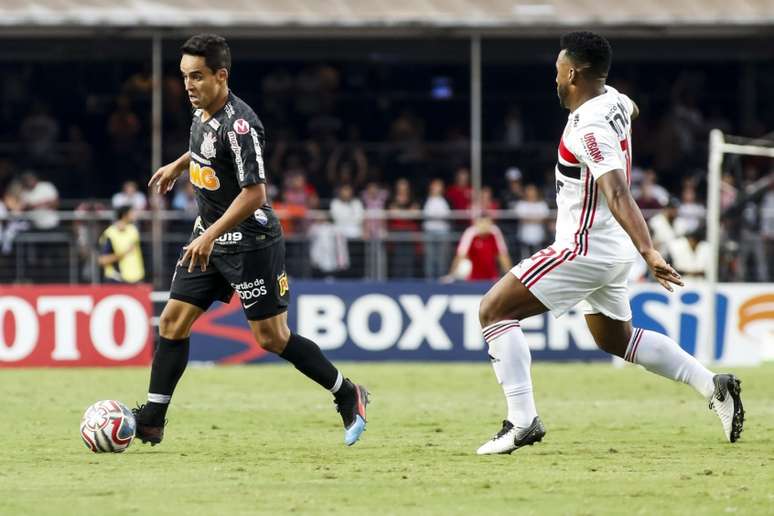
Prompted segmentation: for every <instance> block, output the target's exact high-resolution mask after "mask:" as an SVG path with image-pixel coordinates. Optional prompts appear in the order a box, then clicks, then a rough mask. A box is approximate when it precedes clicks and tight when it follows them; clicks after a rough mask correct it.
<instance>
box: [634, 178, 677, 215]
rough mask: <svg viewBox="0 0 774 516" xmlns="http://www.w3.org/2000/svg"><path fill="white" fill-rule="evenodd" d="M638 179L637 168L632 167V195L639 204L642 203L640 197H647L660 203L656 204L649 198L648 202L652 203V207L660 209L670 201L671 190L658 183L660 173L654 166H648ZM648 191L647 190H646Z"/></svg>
mask: <svg viewBox="0 0 774 516" xmlns="http://www.w3.org/2000/svg"><path fill="white" fill-rule="evenodd" d="M636 180H637V173H636V169H632V196H633V197H634V198H635V199H636V200H637V205H638V206H640V208H641V209H646V208H643V206H642V205H640V200H639V199H640V198H643V197H646V198H648V199H653V200H655V201H656V203H658V206H654V204H655V203H653V202H652V201H650V200H648V201H647V203H646V204H648V205H650V206H651V208H650V209H660V208H661V207H663V206H666V204H667V203H668V202H669V191H668V190H667V189H666V188H664V187H663V186H661V185H660V184H659V183H658V175H657V174H656V171H655V170H653V169H652V168H648V169H646V170H644V171H643V172H642V177H641V178H639V181H636ZM646 191H647V192H646Z"/></svg>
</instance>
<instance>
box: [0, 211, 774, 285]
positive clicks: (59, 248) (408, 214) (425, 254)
mask: <svg viewBox="0 0 774 516" xmlns="http://www.w3.org/2000/svg"><path fill="white" fill-rule="evenodd" d="M488 213H489V214H490V215H491V216H492V217H493V219H495V222H496V223H497V224H498V225H499V226H500V227H501V229H502V230H503V234H504V236H505V239H506V243H507V245H508V250H509V253H510V256H511V259H512V260H513V262H514V263H516V262H518V261H519V260H520V259H522V258H524V257H526V256H529V255H530V254H531V253H532V252H533V251H534V250H536V245H528V244H525V243H524V242H521V241H520V240H519V238H518V236H517V232H516V231H514V228H515V227H516V225H517V224H518V222H519V220H518V217H516V216H515V214H514V213H513V212H512V211H510V210H498V211H488ZM57 215H58V217H59V221H60V222H59V225H58V226H56V227H55V228H54V229H50V230H45V231H43V230H38V229H34V228H33V226H32V223H31V220H30V219H28V218H27V217H26V216H24V215H14V216H5V217H2V216H0V244H1V245H0V283H101V282H102V281H103V279H102V272H101V268H100V266H99V262H98V257H99V251H100V250H99V247H98V241H99V237H100V235H101V234H102V232H103V231H104V230H105V228H107V226H108V225H110V224H111V223H112V221H113V211H112V210H98V211H91V212H87V213H81V212H76V211H59V212H57ZM278 215H279V217H280V219H281V220H283V218H284V217H285V214H283V213H282V211H281V210H279V211H278ZM766 216H768V217H772V216H774V213H769V214H766ZM327 217H328V212H327V211H320V210H308V211H307V212H306V214H305V216H304V217H297V218H296V219H292V220H293V222H294V223H295V225H294V227H295V230H294V231H292V232H288V233H286V234H285V241H286V263H287V269H288V272H289V274H291V275H292V276H294V277H300V278H311V277H335V278H351V279H372V280H384V279H387V278H424V279H428V280H434V279H438V278H439V277H440V276H442V275H444V274H446V273H448V268H449V265H450V263H451V260H452V258H453V256H454V252H455V248H456V244H457V243H458V242H459V239H460V236H461V234H462V232H463V231H464V229H465V227H466V226H467V225H468V224H469V222H470V220H471V212H470V211H467V210H465V211H455V212H452V213H451V214H450V216H449V217H448V218H447V219H446V222H447V223H448V230H447V231H443V232H440V233H430V232H426V231H423V230H422V222H423V221H424V218H423V216H422V212H421V211H419V210H415V211H401V212H396V211H389V210H366V212H365V218H364V234H363V236H362V237H361V238H351V239H344V242H345V243H344V244H339V245H343V246H344V248H345V249H346V255H347V257H348V260H347V262H348V263H346V264H344V266H343V267H341V268H339V269H333V270H325V268H320V267H319V266H318V265H317V264H316V261H315V260H314V259H313V258H312V256H311V254H312V248H313V246H314V245H315V238H316V237H315V235H314V233H315V232H314V231H310V228H312V227H314V226H315V224H319V223H320V222H319V221H321V220H324V219H326V218H327ZM152 218H153V215H152V213H151V212H150V211H146V212H140V213H138V215H137V222H136V224H137V226H138V229H139V230H140V240H141V251H142V254H143V258H144V263H145V268H146V279H147V280H148V281H151V278H153V277H154V274H153V272H154V271H153V270H152V268H153V265H154V264H161V267H162V271H161V274H160V275H159V277H161V278H163V279H162V280H161V282H160V284H157V285H154V287H155V288H157V289H167V288H168V287H169V280H170V278H171V276H172V272H173V270H174V267H175V264H176V262H177V259H178V256H179V254H180V251H181V249H182V246H183V245H185V244H186V243H187V242H188V240H189V237H190V234H191V228H192V226H193V220H194V219H193V217H192V216H191V215H189V214H186V213H184V212H181V211H176V210H162V211H159V212H158V219H159V220H160V221H161V223H162V238H161V242H160V245H156V246H154V245H153V244H154V242H153V241H152V238H151V235H152V233H151V220H152ZM554 219H555V213H551V214H550V215H549V216H548V217H547V218H546V219H545V241H544V242H542V243H541V244H548V243H549V242H550V240H551V239H552V238H553V227H552V226H553V221H554ZM434 220H437V219H434ZM395 221H400V222H402V223H403V226H404V229H403V230H400V231H396V230H394V229H391V228H392V224H393V223H394V222H395ZM407 221H410V223H409V224H406V222H407ZM412 224H413V227H412ZM13 225H16V228H17V229H18V228H19V227H21V228H22V229H18V232H17V233H16V234H15V236H14V235H9V233H11V232H10V231H9V230H10V228H11V227H12V226H13ZM9 237H10V238H11V239H12V241H10V242H8V238H9ZM323 238H324V237H323ZM747 245H749V242H748V243H747ZM760 245H761V246H763V247H762V251H759V252H758V255H757V256H755V255H754V254H751V253H750V251H749V250H748V251H747V253H748V254H747V255H745V256H744V257H742V259H745V260H746V259H750V260H752V262H751V263H756V262H757V261H760V257H761V255H762V256H763V257H764V261H765V262H767V264H770V263H771V262H772V259H771V258H772V257H774V239H768V240H767V239H761V244H760ZM154 248H155V249H160V250H161V251H160V252H161V257H160V259H158V260H154V256H153V249H154ZM328 249H330V246H329V247H328ZM339 250H341V249H339ZM431 253H433V255H432V256H430V254H431ZM761 253H762V254H761ZM738 254H739V247H734V246H733V245H729V246H727V249H726V251H725V256H724V254H723V253H721V261H720V266H721V272H722V274H721V279H725V280H729V279H731V280H734V279H739V278H734V277H733V271H729V270H728V268H729V266H730V265H729V263H730V262H731V261H733V260H734V259H736V260H737V261H738V260H739V256H738ZM744 265H748V264H744ZM756 265H757V263H756ZM723 268H725V269H723ZM746 270H755V269H751V268H750V267H749V266H748V267H747V269H746ZM767 274H768V276H769V277H768V281H771V280H772V278H771V276H772V275H774V270H769V271H768V272H767ZM753 280H756V278H753Z"/></svg>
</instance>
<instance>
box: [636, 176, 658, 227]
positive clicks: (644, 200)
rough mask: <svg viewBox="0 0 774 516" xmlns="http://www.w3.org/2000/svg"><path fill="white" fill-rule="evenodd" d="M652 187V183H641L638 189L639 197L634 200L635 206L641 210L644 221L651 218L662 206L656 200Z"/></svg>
mask: <svg viewBox="0 0 774 516" xmlns="http://www.w3.org/2000/svg"><path fill="white" fill-rule="evenodd" d="M653 187H654V185H653V183H650V182H643V183H642V186H641V187H640V191H639V195H638V196H637V197H636V199H635V201H636V202H637V206H639V207H640V210H642V214H643V216H644V217H645V220H648V219H649V218H651V217H652V216H653V215H655V214H656V212H658V210H660V209H661V208H662V207H663V204H661V202H659V200H658V199H657V198H656V196H655V194H654V192H653Z"/></svg>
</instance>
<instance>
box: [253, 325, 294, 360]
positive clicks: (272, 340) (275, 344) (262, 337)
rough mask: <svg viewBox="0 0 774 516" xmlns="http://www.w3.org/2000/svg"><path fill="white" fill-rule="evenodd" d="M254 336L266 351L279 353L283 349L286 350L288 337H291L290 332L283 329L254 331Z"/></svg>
mask: <svg viewBox="0 0 774 516" xmlns="http://www.w3.org/2000/svg"><path fill="white" fill-rule="evenodd" d="M254 337H255V340H256V342H257V343H258V345H259V346H261V348H263V349H265V350H266V351H268V352H270V353H275V354H277V355H279V354H280V353H282V352H283V351H285V345H286V344H287V343H288V339H289V338H290V333H289V332H287V333H285V332H282V331H274V330H269V331H259V332H254Z"/></svg>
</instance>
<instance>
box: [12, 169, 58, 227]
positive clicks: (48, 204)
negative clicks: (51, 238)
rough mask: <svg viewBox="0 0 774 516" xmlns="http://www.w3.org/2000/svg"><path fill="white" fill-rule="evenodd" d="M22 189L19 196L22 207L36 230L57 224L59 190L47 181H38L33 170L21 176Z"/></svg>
mask: <svg viewBox="0 0 774 516" xmlns="http://www.w3.org/2000/svg"><path fill="white" fill-rule="evenodd" d="M21 184H22V191H21V195H20V196H19V198H20V200H21V204H22V209H23V210H24V211H25V212H27V215H28V217H29V219H30V221H31V222H32V227H33V228H35V229H37V230H50V229H54V228H56V227H57V226H58V225H59V215H58V214H57V212H56V209H57V207H58V206H59V192H58V191H57V189H56V187H55V186H54V185H53V184H52V183H49V182H48V181H40V180H39V179H38V176H37V175H36V174H35V173H33V172H27V173H25V174H23V175H22V177H21Z"/></svg>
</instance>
